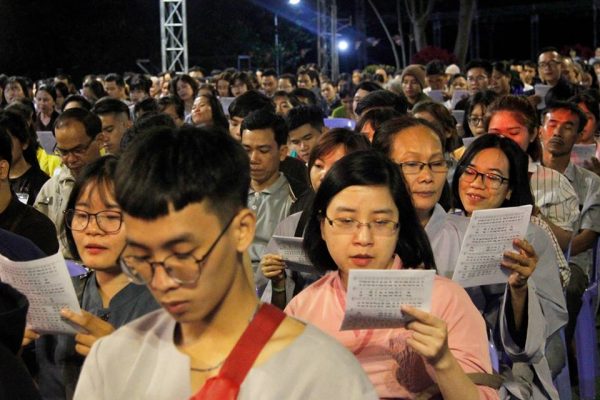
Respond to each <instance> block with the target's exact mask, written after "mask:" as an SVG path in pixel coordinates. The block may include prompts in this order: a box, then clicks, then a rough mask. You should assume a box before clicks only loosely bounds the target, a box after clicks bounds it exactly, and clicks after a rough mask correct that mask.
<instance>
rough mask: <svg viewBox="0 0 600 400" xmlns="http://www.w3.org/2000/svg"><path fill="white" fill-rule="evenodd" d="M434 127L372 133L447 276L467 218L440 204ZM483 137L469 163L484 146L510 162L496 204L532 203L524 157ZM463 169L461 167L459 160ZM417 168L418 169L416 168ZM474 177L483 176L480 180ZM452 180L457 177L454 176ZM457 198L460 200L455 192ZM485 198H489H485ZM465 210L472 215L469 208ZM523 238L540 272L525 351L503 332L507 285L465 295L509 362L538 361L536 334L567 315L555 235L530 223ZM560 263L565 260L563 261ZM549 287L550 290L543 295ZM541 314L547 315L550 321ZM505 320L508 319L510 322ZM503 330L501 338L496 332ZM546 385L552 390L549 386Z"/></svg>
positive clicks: (441, 171) (508, 314) (441, 174)
mask: <svg viewBox="0 0 600 400" xmlns="http://www.w3.org/2000/svg"><path fill="white" fill-rule="evenodd" d="M436 129H437V128H436V127H435V126H432V125H430V124H428V123H426V122H424V121H421V120H418V119H415V118H410V117H403V118H398V119H395V120H391V121H388V122H386V123H385V124H384V125H382V127H381V128H380V129H379V130H378V131H377V133H376V135H375V140H374V141H373V146H374V148H375V149H377V150H379V151H381V152H383V153H384V154H385V155H386V156H387V157H389V158H390V159H392V160H393V161H394V162H395V163H397V164H399V165H400V166H401V168H402V171H403V172H404V178H405V179H406V182H407V185H408V186H409V188H410V190H411V194H412V198H413V203H414V205H415V209H416V212H417V216H418V218H419V222H420V224H421V226H423V227H424V228H425V232H426V233H427V236H428V238H429V240H430V243H431V246H432V249H433V252H434V255H435V258H436V266H437V271H438V274H440V275H442V276H446V277H448V278H451V277H452V275H453V273H454V267H455V265H456V261H457V258H458V254H459V251H460V247H461V243H462V240H463V237H464V234H465V231H466V229H467V225H468V223H469V220H468V218H465V217H463V216H459V215H452V214H447V213H446V212H445V211H444V209H443V208H442V206H440V204H438V202H439V201H440V198H441V196H442V189H443V187H444V182H445V180H446V173H447V168H441V166H442V164H441V162H442V160H443V146H442V143H441V141H440V139H439V133H436V131H435V130H436ZM483 137H485V138H486V139H481V140H483V141H482V142H480V141H479V140H480V139H478V140H476V141H475V142H474V143H473V146H475V149H476V150H474V153H470V154H471V155H470V156H469V160H470V159H471V157H472V156H473V154H477V153H479V151H481V149H484V148H487V147H498V148H499V149H506V150H502V152H503V153H504V154H505V155H506V156H507V157H506V158H507V159H508V160H511V162H510V163H509V169H510V170H511V171H512V175H511V172H507V171H504V170H503V171H501V172H502V174H504V173H506V175H502V174H500V175H501V176H503V177H508V178H509V180H508V182H506V181H504V180H502V182H503V183H504V184H503V185H499V188H500V189H501V190H500V191H495V192H494V193H495V194H497V195H498V196H497V202H498V205H508V204H503V202H504V201H503V199H506V195H507V191H510V192H511V195H510V198H511V199H512V201H513V203H512V205H522V204H530V201H531V193H527V192H528V188H529V187H528V185H527V184H525V185H523V184H520V185H519V182H523V180H526V179H527V169H526V165H527V157H526V156H525V154H524V153H523V152H522V151H519V149H518V147H517V146H515V145H514V144H512V143H511V142H510V141H509V140H508V139H504V138H500V137H492V136H491V135H484V136H483ZM483 137H482V138H483ZM465 160H466V159H465ZM438 162H439V165H438ZM469 163H470V161H468V162H466V165H469ZM461 165H464V164H462V162H461ZM415 166H418V167H420V168H414V167H415ZM457 171H458V170H457ZM460 175H462V172H461V171H459V176H460ZM478 178H481V177H480V176H478ZM455 179H460V178H457V177H455ZM455 182H458V180H457V181H455ZM478 183H480V182H479V181H477V182H476V185H477V184H478ZM456 184H458V183H456ZM502 195H504V196H502ZM456 197H457V198H458V199H459V200H460V196H459V195H458V194H456ZM482 198H483V197H482ZM519 199H521V200H519ZM486 200H489V196H488V197H487V198H486ZM468 212H469V214H470V212H472V210H469V211H468ZM526 237H527V239H528V240H529V241H530V242H531V244H532V245H533V247H534V249H535V251H536V255H535V256H532V258H536V257H537V258H538V263H537V265H538V268H537V269H536V270H535V271H534V272H535V274H533V279H532V280H533V281H535V282H539V284H540V286H542V289H541V291H538V290H534V286H533V285H528V286H529V292H528V303H527V305H528V307H527V308H526V309H525V310H524V311H525V312H526V315H527V316H528V323H527V327H526V328H525V332H526V336H527V339H526V344H525V348H526V349H527V350H526V351H525V352H524V353H523V352H522V351H512V350H511V349H512V347H511V346H513V344H514V343H516V339H515V338H513V337H512V336H511V335H510V332H509V331H508V330H507V329H508V327H509V326H514V325H515V324H514V321H515V319H514V318H513V317H512V311H508V309H507V307H508V305H509V304H510V302H509V303H507V302H506V301H505V289H506V285H487V286H481V287H474V288H468V289H467V292H468V294H469V296H470V297H471V299H472V300H473V302H474V303H475V305H476V306H477V308H478V309H479V310H480V311H481V312H482V313H483V315H484V318H485V319H486V322H487V324H488V327H489V329H491V330H492V332H493V334H494V337H495V340H496V344H497V345H498V346H499V347H500V348H501V349H502V350H504V349H506V348H508V351H507V355H508V356H509V357H510V358H512V359H515V360H516V359H520V360H521V361H527V360H528V359H531V358H538V357H537V355H538V354H539V353H538V352H540V351H541V349H543V348H544V344H545V338H546V336H548V333H546V334H544V333H542V334H539V335H537V333H536V332H538V333H539V332H540V331H541V332H544V331H545V330H548V331H549V333H552V332H554V331H556V330H557V329H559V328H560V327H561V326H563V325H564V318H565V315H566V314H565V308H564V299H562V298H563V296H562V292H561V291H560V282H559V280H558V277H557V274H556V265H557V264H559V258H558V257H562V256H561V253H560V249H559V250H558V253H556V250H555V248H554V247H553V246H552V244H551V243H552V240H553V239H552V237H553V236H552V235H551V234H549V233H545V232H543V231H541V230H540V229H539V228H537V227H536V226H535V225H533V224H531V225H530V227H529V232H528V235H527V236H526ZM557 247H558V246H557ZM562 261H563V262H564V257H563V258H562ZM516 278H519V279H516ZM520 278H521V277H519V276H516V277H515V279H514V280H515V281H517V280H521V279H520ZM517 283H518V282H517ZM530 283H531V282H530ZM547 289H549V290H548V291H546V290H547ZM511 307H512V304H511ZM542 310H543V315H542ZM544 316H546V317H547V319H548V323H546V320H545V319H544ZM516 317H517V318H516V320H518V321H522V319H523V315H517V316H516ZM508 320H512V321H511V322H510V323H509V322H508ZM501 330H502V332H503V333H502V334H500V331H501ZM536 335H537V336H536ZM544 362H545V360H544ZM515 384H516V380H515V379H513V378H511V377H509V378H507V380H506V382H505V387H511V389H513V390H514V388H515V386H514V385H515ZM549 384H550V387H551V385H552V384H551V382H550V383H549ZM503 390H504V388H503Z"/></svg>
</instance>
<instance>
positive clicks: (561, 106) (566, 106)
mask: <svg viewBox="0 0 600 400" xmlns="http://www.w3.org/2000/svg"><path fill="white" fill-rule="evenodd" d="M554 110H567V111H569V112H570V113H571V114H575V115H576V116H577V118H578V119H579V125H578V126H577V133H578V134H579V133H581V132H582V131H583V128H585V125H586V124H587V117H586V115H585V113H584V112H583V111H581V110H580V109H579V107H578V106H577V104H575V103H571V102H570V101H559V100H556V101H553V102H552V103H550V104H548V106H547V107H546V108H545V109H544V111H542V122H543V121H544V120H545V118H546V114H548V113H549V112H552V111H554Z"/></svg>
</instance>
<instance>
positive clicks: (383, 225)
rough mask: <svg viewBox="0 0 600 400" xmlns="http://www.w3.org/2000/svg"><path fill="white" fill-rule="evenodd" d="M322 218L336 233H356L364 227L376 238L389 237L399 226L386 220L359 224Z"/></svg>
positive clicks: (352, 220) (357, 222) (348, 220)
mask: <svg viewBox="0 0 600 400" xmlns="http://www.w3.org/2000/svg"><path fill="white" fill-rule="evenodd" d="M323 217H324V218H325V219H326V220H327V222H328V223H329V225H331V227H332V228H333V229H334V230H335V231H337V232H338V233H344V234H349V233H352V234H354V233H356V232H357V231H358V230H359V229H360V228H361V227H362V226H366V227H367V228H369V229H370V230H371V232H373V234H374V235H377V236H391V235H393V234H394V233H395V232H396V231H397V230H398V227H399V226H400V224H399V223H398V222H396V221H390V220H388V219H376V220H374V221H369V222H360V221H357V220H355V219H354V218H333V219H331V218H329V217H328V216H327V215H325V214H323Z"/></svg>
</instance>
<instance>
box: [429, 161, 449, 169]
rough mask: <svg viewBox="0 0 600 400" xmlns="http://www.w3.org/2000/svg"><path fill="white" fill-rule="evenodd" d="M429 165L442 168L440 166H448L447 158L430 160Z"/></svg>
mask: <svg viewBox="0 0 600 400" xmlns="http://www.w3.org/2000/svg"><path fill="white" fill-rule="evenodd" d="M429 165H430V166H431V167H432V168H436V169H440V168H446V167H447V166H448V163H447V162H446V160H438V161H432V162H430V163H429Z"/></svg>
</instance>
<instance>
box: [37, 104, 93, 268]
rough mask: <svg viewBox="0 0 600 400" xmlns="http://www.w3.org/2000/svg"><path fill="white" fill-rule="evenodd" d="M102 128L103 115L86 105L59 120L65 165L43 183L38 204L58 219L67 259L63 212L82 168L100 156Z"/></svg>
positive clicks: (60, 153)
mask: <svg viewBox="0 0 600 400" xmlns="http://www.w3.org/2000/svg"><path fill="white" fill-rule="evenodd" d="M101 131H102V122H101V121H100V118H98V117H97V116H96V115H94V114H92V113H91V112H89V111H87V110H84V109H82V108H72V109H69V110H65V111H64V112H63V113H62V114H61V115H60V116H59V117H58V119H57V120H56V125H55V137H56V150H55V152H56V154H57V155H58V156H59V157H61V159H62V162H63V167H62V168H61V169H60V172H59V173H58V174H55V175H54V176H53V177H51V178H50V179H49V180H48V181H47V182H46V183H45V184H44V186H42V188H41V190H40V192H39V193H38V195H37V198H36V199H35V205H34V206H35V208H37V209H38V210H40V211H41V212H42V213H43V214H45V215H46V216H47V217H48V218H50V220H51V221H52V222H54V225H55V226H56V233H57V235H58V240H59V243H60V246H61V249H62V251H63V255H64V256H65V258H69V259H70V258H72V255H71V252H70V251H69V250H68V246H67V242H66V237H65V227H64V225H63V211H64V210H65V207H66V204H67V200H68V199H69V195H70V194H71V190H72V188H73V184H74V182H75V179H76V178H77V176H78V175H79V173H80V172H81V170H82V169H83V168H84V167H85V166H86V165H88V164H90V163H92V162H93V161H95V160H97V159H98V158H100V148H99V145H98V142H97V140H96V136H98V134H99V133H100V132H101Z"/></svg>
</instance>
